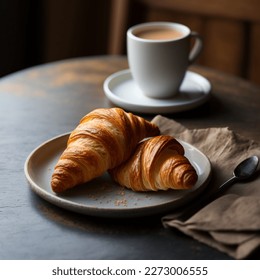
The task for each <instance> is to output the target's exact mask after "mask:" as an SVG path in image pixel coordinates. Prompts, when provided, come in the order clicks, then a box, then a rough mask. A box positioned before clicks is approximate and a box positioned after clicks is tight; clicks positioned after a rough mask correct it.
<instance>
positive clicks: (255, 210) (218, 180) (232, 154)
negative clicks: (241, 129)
mask: <svg viewBox="0 0 260 280" xmlns="http://www.w3.org/2000/svg"><path fill="white" fill-rule="evenodd" d="M152 122H154V123H156V124H157V125H158V126H159V128H160V130H161V133H162V134H168V135H172V136H174V137H175V138H178V139H180V140H183V141H186V142H188V143H190V144H192V145H193V146H195V147H197V148H198V149H199V150H201V151H202V152H203V153H204V154H205V155H206V156H207V157H208V158H209V160H210V162H211V166H212V177H211V180H210V182H209V184H208V186H207V187H206V192H211V191H214V189H216V188H218V187H219V186H220V185H221V184H222V183H224V181H226V180H227V179H229V178H230V177H232V176H233V170H234V168H235V167H236V165H237V164H238V163H239V162H241V161H242V160H244V159H245V158H247V157H249V156H252V155H257V156H258V157H259V158H260V145H259V144H258V143H256V142H255V141H253V140H249V139H246V138H245V137H243V136H241V135H239V134H237V133H235V132H233V131H232V130H230V129H229V128H227V127H221V128H207V129H187V128H186V127H184V126H182V125H181V124H179V123H177V122H175V121H174V120H170V119H168V118H165V117H162V116H156V117H155V118H154V119H153V120H152ZM259 171H260V170H259V168H258V170H257V172H256V175H255V176H254V177H255V178H253V179H254V180H251V181H247V182H243V183H236V184H234V185H233V186H231V187H230V188H229V189H228V190H227V191H226V192H225V193H224V194H223V195H222V196H220V197H218V198H217V199H216V200H214V201H212V202H211V203H209V204H208V205H206V206H205V207H204V208H202V209H201V210H199V211H198V212H197V213H196V214H194V215H193V216H191V217H190V218H188V219H187V220H186V221H184V222H183V221H181V220H179V219H178V216H179V214H180V213H181V211H182V209H179V212H178V211H177V212H176V211H175V212H174V213H172V214H169V215H167V216H164V217H163V218H162V222H163V225H164V226H165V227H170V228H175V229H178V230H180V231H182V232H183V233H185V234H186V235H189V236H191V237H193V238H194V239H196V240H198V241H200V242H202V243H205V244H207V245H209V246H212V247H214V248H216V249H218V250H220V251H222V252H225V253H227V254H228V255H230V256H232V257H233V258H235V259H244V258H248V257H249V255H250V254H251V253H252V252H253V251H254V250H256V249H257V248H259V247H260V176H259V175H260V174H259V173H260V172H259ZM201 195H205V193H204V192H203V193H202V194H200V196H201ZM195 200H196V198H195ZM186 207H187V206H186ZM183 210H185V206H183Z"/></svg>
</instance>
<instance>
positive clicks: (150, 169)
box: [109, 135, 198, 191]
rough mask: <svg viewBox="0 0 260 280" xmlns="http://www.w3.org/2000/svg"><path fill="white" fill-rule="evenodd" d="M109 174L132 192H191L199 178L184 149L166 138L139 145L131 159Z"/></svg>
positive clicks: (176, 142) (170, 138)
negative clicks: (188, 190) (187, 190)
mask: <svg viewBox="0 0 260 280" xmlns="http://www.w3.org/2000/svg"><path fill="white" fill-rule="evenodd" d="M109 173H110V175H111V176H112V178H113V179H114V180H115V181H116V182H118V183H119V184H120V185H122V186H125V187H127V188H130V189H132V190H134V191H158V190H167V189H190V188H192V186H194V184H195V183H196V181H197V178H198V176H197V173H196V170H195V169H194V167H193V166H192V165H191V163H190V162H189V160H188V159H187V158H186V157H185V156H184V148H183V146H182V145H181V144H180V143H179V142H178V141H177V140H176V139H175V138H173V137H171V136H167V135H161V136H156V137H153V138H150V139H148V140H145V141H142V142H140V143H139V145H138V146H137V148H136V150H135V152H134V153H133V155H132V156H131V157H130V158H129V159H128V160H127V161H126V162H124V163H123V164H121V165H120V166H118V167H116V168H114V169H112V170H110V171H109Z"/></svg>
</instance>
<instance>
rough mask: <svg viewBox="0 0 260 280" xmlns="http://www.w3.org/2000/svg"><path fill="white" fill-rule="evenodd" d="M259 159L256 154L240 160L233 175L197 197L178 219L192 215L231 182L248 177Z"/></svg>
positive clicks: (255, 167)
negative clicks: (210, 190) (208, 192)
mask: <svg viewBox="0 0 260 280" xmlns="http://www.w3.org/2000/svg"><path fill="white" fill-rule="evenodd" d="M258 162H259V159H258V157H257V156H252V157H249V158H247V159H245V160H243V161H242V162H240V163H239V164H238V165H237V167H236V168H235V169H234V172H233V177H231V178H230V179H229V180H227V181H226V182H225V183H224V184H222V185H221V186H220V187H219V188H218V189H217V190H216V191H215V192H213V193H211V194H209V195H208V196H206V197H201V199H198V200H197V201H196V203H195V204H191V207H189V208H187V209H185V211H184V212H182V213H181V215H180V216H179V217H177V219H178V220H181V221H185V220H187V219H188V218H189V217H191V216H192V215H194V214H195V213H196V212H197V211H199V210H200V209H201V208H203V207H204V206H205V205H206V204H208V203H210V202H212V201H213V200H214V199H216V198H217V196H219V195H220V194H222V193H223V192H224V191H226V190H227V189H228V187H230V186H231V185H232V184H234V183H236V182H238V181H242V180H246V179H249V178H250V177H251V176H252V175H253V174H254V173H255V171H256V169H257V166H258Z"/></svg>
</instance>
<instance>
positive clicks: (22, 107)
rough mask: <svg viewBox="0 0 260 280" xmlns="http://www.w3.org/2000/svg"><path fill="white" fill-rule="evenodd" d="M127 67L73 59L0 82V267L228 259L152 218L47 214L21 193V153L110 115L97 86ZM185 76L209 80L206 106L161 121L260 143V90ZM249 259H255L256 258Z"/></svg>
mask: <svg viewBox="0 0 260 280" xmlns="http://www.w3.org/2000/svg"><path fill="white" fill-rule="evenodd" d="M127 67H128V65H127V61H126V59H125V57H115V56H100V57H90V58H76V59H69V60H64V61H60V62H55V63H50V64H45V65H40V66H37V67H33V68H30V69H26V70H23V71H20V72H17V73H14V74H12V75H9V76H6V77H4V78H2V79H1V80H0V119H1V137H0V158H1V160H0V169H1V173H0V188H1V195H0V259H194V260H195V259H201V260H202V259H213V260H214V259H218V260H220V259H230V257H229V256H227V255H226V254H223V253H221V252H219V251H217V250H215V249H213V248H210V247H208V246H206V245H204V244H201V243H199V242H197V241H195V240H193V239H192V238H190V237H187V236H185V235H184V234H182V233H180V232H178V231H174V230H169V229H164V228H163V226H162V224H161V221H160V216H155V217H145V218H144V217H143V218H135V219H105V218H96V217H90V216H87V215H81V214H76V213H73V212H70V211H67V210H63V209H61V208H59V207H57V206H54V205H52V204H50V203H49V202H47V201H45V200H43V199H42V198H40V197H38V196H37V195H36V194H35V193H33V192H32V191H31V189H30V188H29V186H28V183H27V181H26V178H25V175H24V170H23V168H24V163H25V160H26V158H27V156H28V155H29V153H30V152H31V151H32V150H33V149H35V148H36V147H37V146H38V145H40V144H41V143H42V142H44V141H46V140H48V139H50V138H52V137H54V136H56V135H59V134H62V133H65V132H68V131H71V130H72V129H74V127H75V126H76V125H77V124H78V122H79V120H80V119H81V117H82V116H84V115H85V114H87V113H88V112H90V111H91V110H93V109H95V108H99V107H112V106H113V104H111V103H110V102H109V101H108V100H107V98H106V97H105V95H104V92H103V82H104V80H105V78H106V77H107V76H108V75H110V74H112V73H114V72H116V71H118V70H122V69H126V68H127ZM191 70H192V71H194V72H197V73H200V74H202V75H203V76H205V77H206V78H208V79H209V80H210V82H211V83H212V97H211V99H210V100H209V101H208V102H207V103H206V104H204V105H202V106H201V107H199V108H197V109H193V110H191V111H188V112H182V113H175V114H169V115H167V117H169V118H173V119H175V120H176V121H178V122H180V123H182V124H183V125H185V126H186V127H188V128H204V127H213V126H214V127H219V126H228V127H230V128H231V129H233V130H235V131H236V132H238V133H241V134H243V135H244V136H246V137H249V138H252V139H254V140H257V141H260V130H259V123H260V114H259V112H260V88H259V87H257V86H256V85H253V84H250V83H248V82H246V81H244V80H241V79H239V78H237V77H233V76H229V75H227V74H224V73H220V72H217V71H214V70H211V69H207V68H202V67H199V66H192V67H191ZM142 116H143V117H145V118H147V119H151V118H152V117H154V115H142ZM251 258H258V259H259V252H256V253H255V255H253V256H251Z"/></svg>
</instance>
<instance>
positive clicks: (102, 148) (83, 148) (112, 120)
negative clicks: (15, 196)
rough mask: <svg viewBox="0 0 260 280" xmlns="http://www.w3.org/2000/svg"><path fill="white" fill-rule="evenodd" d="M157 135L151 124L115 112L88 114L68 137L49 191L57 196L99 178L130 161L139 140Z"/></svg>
mask: <svg viewBox="0 0 260 280" xmlns="http://www.w3.org/2000/svg"><path fill="white" fill-rule="evenodd" d="M159 133H160V131H159V128H158V127H157V126H156V125H155V124H153V123H151V122H148V121H146V120H144V119H143V118H141V117H139V116H135V115H133V114H131V113H126V112H125V111H124V110H122V109H119V108H111V109H96V110H94V111H92V112H90V113H89V114H87V115H86V116H85V117H83V118H82V119H81V121H80V123H79V125H78V126H77V127H76V128H75V130H74V131H72V133H71V134H70V136H69V139H68V143H67V148H66V149H65V151H64V152H63V153H62V155H61V157H60V159H59V160H58V163H57V164H56V166H55V168H54V172H53V175H52V179H51V187H52V190H53V191H54V192H56V193H60V192H63V191H65V190H67V189H70V188H73V187H74V186H76V185H78V184H81V183H85V182H88V181H90V180H92V179H93V178H96V177H98V176H100V175H102V174H103V173H104V172H105V171H107V170H108V169H111V168H114V167H116V166H118V165H119V164H121V163H122V162H123V161H125V160H126V159H127V158H128V157H130V155H131V154H132V152H133V151H134V149H135V148H136V146H137V144H138V143H139V141H140V140H142V139H143V138H145V137H149V136H155V135H158V134H159Z"/></svg>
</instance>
